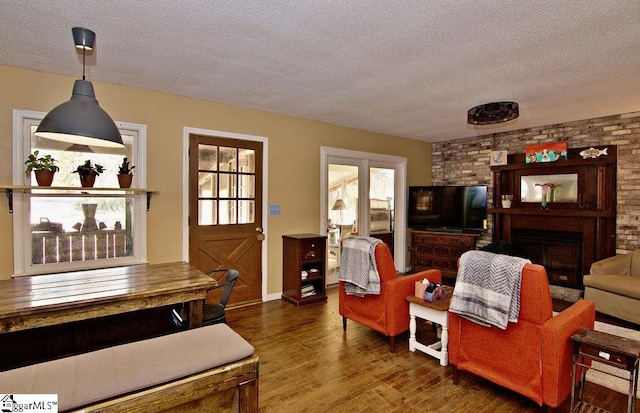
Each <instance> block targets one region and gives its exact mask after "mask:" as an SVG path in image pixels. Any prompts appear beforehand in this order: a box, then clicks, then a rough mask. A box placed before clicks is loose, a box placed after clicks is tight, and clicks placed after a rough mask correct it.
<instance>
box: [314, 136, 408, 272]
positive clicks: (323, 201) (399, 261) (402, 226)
mask: <svg viewBox="0 0 640 413" xmlns="http://www.w3.org/2000/svg"><path fill="white" fill-rule="evenodd" d="M329 158H344V159H349V160H352V161H354V160H355V161H360V162H359V163H360V164H363V163H366V165H367V166H369V167H371V166H373V167H380V164H385V167H387V168H389V169H394V170H395V174H394V180H395V182H394V187H395V189H396V194H395V200H394V204H395V206H394V211H395V212H394V214H395V225H394V233H393V241H394V264H395V267H396V270H397V271H400V272H405V271H406V269H407V265H406V263H407V217H406V211H407V207H406V203H407V191H406V187H407V158H405V157H402V156H396V155H384V154H379V153H372V152H362V151H354V150H349V149H340V148H332V147H328V146H321V147H320V233H321V234H324V233H326V232H327V228H328V222H329V206H328V201H327V197H328V193H329V182H327V181H328V171H329ZM369 163H371V164H373V165H369ZM367 175H368V171H367ZM367 182H368V179H367ZM367 187H368V184H367ZM359 198H360V199H361V202H363V203H367V202H368V199H369V193H368V189H367V193H366V198H365V197H363V196H361V197H359ZM359 202H360V201H359ZM364 207H365V205H364V204H361V208H364ZM368 208H369V207H368V204H367V205H366V210H368ZM363 210H364V209H363Z"/></svg>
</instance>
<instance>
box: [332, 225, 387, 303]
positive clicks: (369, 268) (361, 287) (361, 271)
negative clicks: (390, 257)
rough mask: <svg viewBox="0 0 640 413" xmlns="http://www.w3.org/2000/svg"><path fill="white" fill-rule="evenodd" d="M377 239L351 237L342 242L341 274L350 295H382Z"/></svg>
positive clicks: (340, 276) (340, 278)
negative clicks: (376, 250)
mask: <svg viewBox="0 0 640 413" xmlns="http://www.w3.org/2000/svg"><path fill="white" fill-rule="evenodd" d="M380 242H381V241H380V240H379V239H376V238H365V237H349V238H345V239H344V241H342V255H341V257H340V272H339V275H338V279H339V280H340V281H344V282H345V284H344V289H345V291H346V293H347V294H348V295H360V296H364V295H365V294H380V274H379V273H378V268H377V266H376V258H375V249H376V245H377V244H378V243H380Z"/></svg>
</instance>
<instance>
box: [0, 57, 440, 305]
mask: <svg viewBox="0 0 640 413" xmlns="http://www.w3.org/2000/svg"><path fill="white" fill-rule="evenodd" d="M74 80H75V79H74V78H71V77H65V76H58V75H52V74H48V73H42V72H35V71H30V70H23V69H18V68H14V67H8V66H1V65H0V96H1V98H0V183H2V184H10V183H11V168H12V159H11V152H12V110H13V109H21V110H34V111H41V112H47V111H49V110H51V109H52V108H53V107H54V106H56V105H58V104H60V103H62V102H64V101H66V100H68V99H69V97H70V96H71V89H72V87H73V81H74ZM89 80H90V79H89ZM93 83H94V87H95V90H96V96H97V98H98V101H99V102H100V105H101V106H102V107H103V108H104V109H105V110H106V111H107V112H108V113H109V114H110V115H111V117H113V118H114V119H115V120H117V121H123V122H134V123H142V124H145V125H147V142H148V155H147V156H148V159H147V162H148V178H147V186H148V187H149V188H153V189H157V190H158V191H159V194H158V195H157V196H154V197H153V200H152V202H151V211H150V212H149V213H148V258H149V262H151V263H161V262H170V261H178V260H182V250H183V242H184V240H183V239H182V180H181V179H182V140H183V128H184V127H192V128H202V129H210V130H220V131H226V132H233V133H242V134H249V135H258V136H264V137H267V138H268V141H269V153H268V156H269V170H268V174H269V181H268V193H267V194H265V195H267V198H265V199H266V201H267V202H268V203H269V204H280V205H281V214H280V215H278V216H268V217H267V219H268V226H267V228H268V234H267V246H268V252H269V254H268V258H267V261H268V262H267V268H265V269H264V271H266V274H267V276H268V281H267V292H268V294H274V293H278V292H279V291H281V286H282V276H281V274H282V262H281V261H282V247H281V244H282V235H283V234H287V233H298V232H317V231H318V230H319V215H320V190H319V185H320V147H321V146H330V147H336V148H344V149H351V150H358V151H366V152H375V153H384V154H389V155H396V156H403V157H406V158H407V159H408V162H407V164H408V177H407V178H408V179H407V183H408V184H409V185H418V184H427V183H430V182H431V145H430V144H427V143H425V142H420V141H416V140H411V139H403V138H397V137H392V136H387V135H380V134H374V133H370V132H364V131H360V130H355V129H349V128H343V127H338V126H333V125H329V124H326V123H320V122H312V121H307V120H302V119H298V118H292V117H287V116H281V115H275V114H271V113H266V112H261V111H256V110H249V109H244V108H239V107H234V106H229V105H223V104H219V103H213V102H206V101H202V100H196V99H189V98H184V97H179V96H175V95H169V94H164V93H157V92H151V91H148V90H143V89H137V88H130V87H122V86H116V85H111V84H104V83H98V82H93ZM345 110H348V108H345ZM12 261H13V247H12V223H11V215H10V214H9V212H8V209H7V200H6V197H5V196H2V197H1V198H0V279H6V278H10V276H11V274H12V268H13V267H12V265H13V264H12Z"/></svg>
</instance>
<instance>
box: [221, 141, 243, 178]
mask: <svg viewBox="0 0 640 413" xmlns="http://www.w3.org/2000/svg"><path fill="white" fill-rule="evenodd" d="M237 152H238V151H237V149H236V148H227V147H224V146H221V147H220V166H219V168H220V170H221V171H225V172H237V168H236V166H237V164H238V162H237V158H236V154H237Z"/></svg>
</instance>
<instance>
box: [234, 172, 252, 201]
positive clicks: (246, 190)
mask: <svg viewBox="0 0 640 413" xmlns="http://www.w3.org/2000/svg"><path fill="white" fill-rule="evenodd" d="M239 178H240V193H239V194H238V198H253V197H255V193H256V191H255V180H256V177H255V176H254V175H240V177H239Z"/></svg>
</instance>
